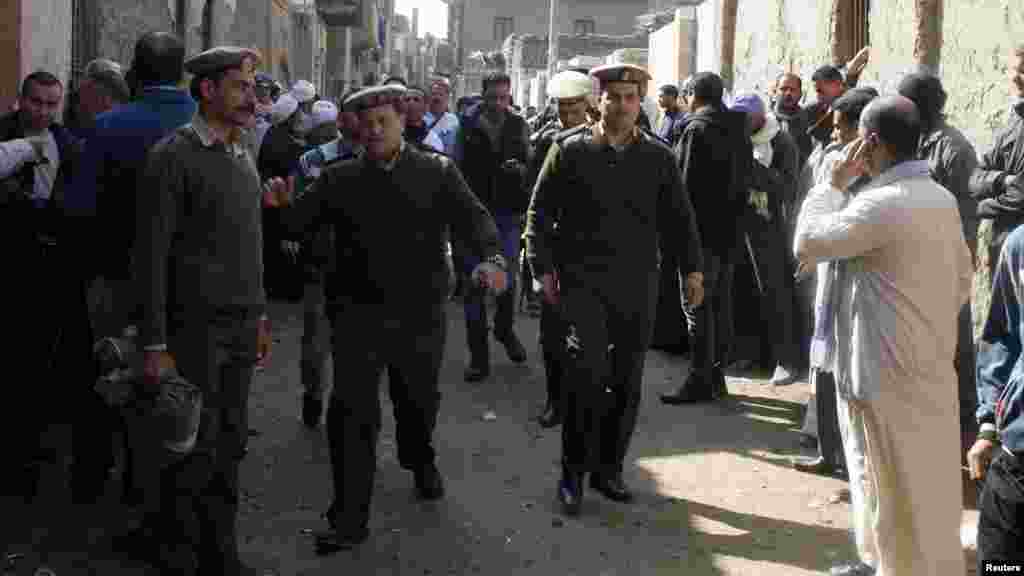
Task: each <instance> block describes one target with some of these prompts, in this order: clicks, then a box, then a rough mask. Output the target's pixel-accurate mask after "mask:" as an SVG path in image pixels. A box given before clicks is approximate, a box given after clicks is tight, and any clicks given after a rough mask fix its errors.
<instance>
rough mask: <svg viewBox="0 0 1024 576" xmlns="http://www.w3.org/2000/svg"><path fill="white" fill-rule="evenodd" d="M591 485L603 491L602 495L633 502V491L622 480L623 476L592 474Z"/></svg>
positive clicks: (617, 500)
mask: <svg viewBox="0 0 1024 576" xmlns="http://www.w3.org/2000/svg"><path fill="white" fill-rule="evenodd" d="M590 487H591V488H593V489H594V490H597V491H598V492H600V493H601V495H602V496H604V497H605V498H607V499H609V500H613V501H615V502H632V501H633V493H632V492H630V491H629V487H627V486H626V483H625V482H623V481H622V476H620V475H617V474H616V475H614V476H604V475H600V474H591V475H590Z"/></svg>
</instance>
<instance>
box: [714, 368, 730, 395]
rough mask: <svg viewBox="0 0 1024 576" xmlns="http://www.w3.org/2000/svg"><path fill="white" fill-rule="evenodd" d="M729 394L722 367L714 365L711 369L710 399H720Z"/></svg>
mask: <svg viewBox="0 0 1024 576" xmlns="http://www.w3.org/2000/svg"><path fill="white" fill-rule="evenodd" d="M728 396H729V387H728V386H726V384H725V373H724V372H722V367H721V366H719V365H717V364H716V365H715V367H714V368H712V369H711V398H712V400H722V399H723V398H726V397H728Z"/></svg>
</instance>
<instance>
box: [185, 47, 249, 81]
mask: <svg viewBox="0 0 1024 576" xmlns="http://www.w3.org/2000/svg"><path fill="white" fill-rule="evenodd" d="M262 59H263V58H262V57H261V56H260V53H259V52H257V51H256V50H253V49H252V48H242V47H239V46H217V47H216V48H211V49H209V50H207V51H205V52H200V53H199V54H196V55H195V56H193V57H191V58H189V59H188V60H186V61H185V71H187V72H188V73H189V74H192V75H193V76H198V77H200V78H202V77H205V76H212V75H214V74H216V73H218V72H221V71H223V70H230V69H233V68H242V67H243V66H245V63H246V61H249V62H250V63H251V66H252V67H253V68H255V67H256V66H257V65H259V63H260V62H261V61H262Z"/></svg>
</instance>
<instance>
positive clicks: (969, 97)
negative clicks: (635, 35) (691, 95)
mask: <svg viewBox="0 0 1024 576" xmlns="http://www.w3.org/2000/svg"><path fill="white" fill-rule="evenodd" d="M914 2H915V0H876V1H874V2H872V10H871V15H870V22H869V34H870V43H871V46H872V54H871V62H870V64H869V65H868V67H867V69H866V70H865V72H864V75H863V77H862V83H863V84H868V85H872V86H875V87H877V88H879V90H880V91H882V92H886V91H891V90H893V89H894V88H895V85H896V83H898V82H899V79H900V77H902V75H903V74H905V73H907V72H908V71H911V70H913V69H914V67H915V62H914V59H913V45H914V37H913V34H914ZM830 8H831V2H825V1H820V0H740V2H739V10H738V14H737V19H736V20H737V30H736V76H735V77H736V87H737V88H738V89H762V90H765V89H767V88H768V86H770V85H771V82H772V81H774V78H775V76H776V75H777V74H778V73H779V72H780V71H782V70H792V71H796V72H798V73H800V75H801V77H802V78H804V82H805V85H804V94H805V98H813V87H812V86H811V85H810V76H811V74H812V73H813V71H814V69H815V68H816V67H817V66H819V65H821V64H824V63H827V62H829V61H830V54H831V50H830V41H831V32H830V30H831V24H830V17H831V16H830ZM944 10H945V16H944V19H943V38H944V46H943V48H942V60H941V69H940V74H941V76H942V81H943V84H944V85H945V87H946V90H947V92H948V93H949V101H948V104H947V106H946V111H947V114H948V116H949V119H950V122H951V123H952V124H954V125H956V126H957V127H959V128H960V129H962V130H963V131H964V133H965V134H967V136H968V138H970V139H971V141H972V142H974V144H975V146H976V147H977V148H978V151H979V153H981V152H983V151H984V150H985V149H986V148H987V147H988V145H989V144H990V142H991V140H992V131H993V129H994V128H995V127H997V126H999V125H1001V124H1002V123H1003V122H1004V121H1005V120H1006V114H1007V112H1008V111H1009V106H1008V104H1009V99H1010V83H1009V80H1008V78H1007V72H1006V66H1007V58H1008V55H1009V53H1010V51H1011V48H1012V46H1013V39H1014V38H1017V39H1020V38H1022V37H1024V10H1022V9H1021V3H1020V0H972V1H970V2H965V1H958V2H946V3H945V8H944ZM701 25H704V22H701ZM704 59H705V57H704V56H703V55H702V56H701V60H704Z"/></svg>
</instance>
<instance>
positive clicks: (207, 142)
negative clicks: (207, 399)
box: [134, 116, 266, 346]
mask: <svg viewBox="0 0 1024 576" xmlns="http://www.w3.org/2000/svg"><path fill="white" fill-rule="evenodd" d="M138 195H139V198H138V217H137V227H136V236H137V241H136V247H137V250H136V260H135V265H134V266H135V271H136V280H137V282H138V289H139V292H138V294H139V298H140V305H141V312H142V319H141V322H140V326H139V338H140V344H141V345H142V346H153V345H160V344H165V343H166V342H167V336H168V335H167V325H168V322H167V319H168V315H169V314H174V315H178V314H186V315H190V314H205V313H208V312H209V311H211V310H213V309H217V308H224V307H250V308H253V307H255V308H260V309H262V308H263V306H264V305H265V302H266V300H265V296H264V292H263V259H262V242H263V238H262V229H261V216H260V207H261V203H262V185H261V182H260V178H259V174H258V173H257V171H256V165H255V163H254V162H253V159H252V157H251V155H250V153H249V152H248V150H247V149H246V148H245V147H244V146H243V145H242V144H237V145H235V146H232V147H231V148H230V149H229V148H228V147H226V146H225V145H224V144H222V143H216V142H213V141H212V139H211V138H210V134H209V132H208V129H207V128H206V125H205V123H204V122H202V120H201V118H200V117H198V116H197V117H196V120H194V121H193V123H192V124H188V125H186V126H183V127H181V128H179V129H177V130H175V131H174V132H173V133H172V134H170V135H169V136H167V137H166V138H164V139H163V140H161V141H160V142H158V143H157V144H156V145H155V146H154V147H153V149H152V150H151V151H150V153H149V156H148V158H147V162H146V170H145V172H144V175H143V177H142V179H141V181H140V185H139V189H138Z"/></svg>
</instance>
